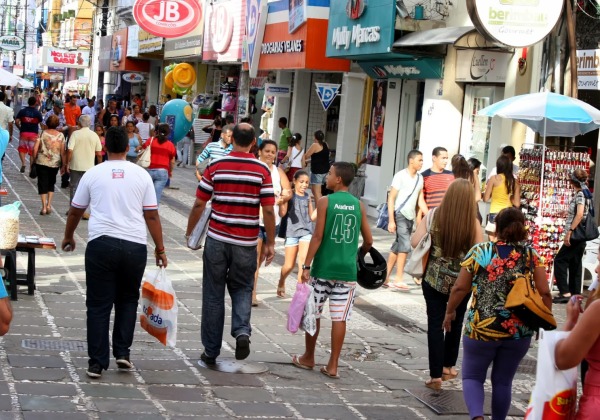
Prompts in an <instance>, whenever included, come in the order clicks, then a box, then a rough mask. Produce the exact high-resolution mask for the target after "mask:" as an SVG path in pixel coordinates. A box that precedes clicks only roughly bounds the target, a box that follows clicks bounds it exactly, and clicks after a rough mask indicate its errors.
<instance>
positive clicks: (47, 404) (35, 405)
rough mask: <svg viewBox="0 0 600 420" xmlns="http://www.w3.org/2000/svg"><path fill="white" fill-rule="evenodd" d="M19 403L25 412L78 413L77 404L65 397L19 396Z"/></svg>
mask: <svg viewBox="0 0 600 420" xmlns="http://www.w3.org/2000/svg"><path fill="white" fill-rule="evenodd" d="M19 403H20V404H21V408H22V409H23V411H70V412H73V411H77V407H76V406H75V404H73V403H72V402H71V401H70V399H68V398H63V397H46V396H39V395H19Z"/></svg>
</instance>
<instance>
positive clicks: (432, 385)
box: [425, 379, 442, 391]
mask: <svg viewBox="0 0 600 420" xmlns="http://www.w3.org/2000/svg"><path fill="white" fill-rule="evenodd" d="M425 386H426V387H427V388H429V389H433V390H435V391H439V390H441V389H442V381H434V380H433V379H430V380H428V381H427V382H425Z"/></svg>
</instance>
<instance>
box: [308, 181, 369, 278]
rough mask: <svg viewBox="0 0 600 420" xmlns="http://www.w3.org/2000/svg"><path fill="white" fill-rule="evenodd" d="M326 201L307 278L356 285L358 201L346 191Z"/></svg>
mask: <svg viewBox="0 0 600 420" xmlns="http://www.w3.org/2000/svg"><path fill="white" fill-rule="evenodd" d="M327 199H328V204H327V216H326V218H325V228H324V231H323V240H322V242H321V246H320V247H319V249H318V250H317V253H316V255H315V258H314V261H313V263H312V268H311V271H310V274H311V276H313V277H317V278H320V279H324V280H341V281H356V254H357V252H358V237H359V236H360V223H361V220H362V214H361V212H360V201H358V199H357V198H356V197H354V196H353V195H352V194H350V193H349V192H347V191H340V192H336V193H333V194H330V195H328V196H327Z"/></svg>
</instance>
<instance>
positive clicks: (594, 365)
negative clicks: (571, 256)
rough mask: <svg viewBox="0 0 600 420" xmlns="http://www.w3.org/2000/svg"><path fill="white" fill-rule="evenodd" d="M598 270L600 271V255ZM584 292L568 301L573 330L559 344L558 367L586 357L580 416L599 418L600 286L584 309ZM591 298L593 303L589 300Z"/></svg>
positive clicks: (579, 418)
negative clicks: (599, 320)
mask: <svg viewBox="0 0 600 420" xmlns="http://www.w3.org/2000/svg"><path fill="white" fill-rule="evenodd" d="M596 273H598V274H600V256H599V258H598V265H597V266H596ZM582 299H583V298H582V296H581V295H574V296H572V297H571V299H569V303H568V304H567V321H566V322H565V326H564V328H563V329H564V330H565V331H571V334H569V336H568V337H567V338H565V339H564V340H561V341H559V342H558V344H557V345H556V350H555V357H556V367H557V368H559V369H569V368H572V367H575V366H577V365H578V364H580V363H581V362H582V361H583V359H585V360H587V362H588V364H589V369H588V371H587V374H586V375H585V383H584V385H583V395H582V396H581V398H580V399H579V409H578V410H577V417H576V418H577V420H592V419H597V418H598V413H599V412H600V323H598V319H600V289H596V292H595V293H594V295H593V296H591V297H590V298H589V300H588V305H587V308H586V310H585V312H584V313H583V315H582V316H581V319H579V314H580V313H581V312H583V309H582V306H581V302H582ZM590 302H591V303H590Z"/></svg>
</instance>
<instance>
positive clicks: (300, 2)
mask: <svg viewBox="0 0 600 420" xmlns="http://www.w3.org/2000/svg"><path fill="white" fill-rule="evenodd" d="M307 5H308V0H295V1H292V0H290V2H289V7H288V31H289V33H294V32H296V29H298V28H299V27H300V26H302V25H304V23H305V22H306V8H307Z"/></svg>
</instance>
